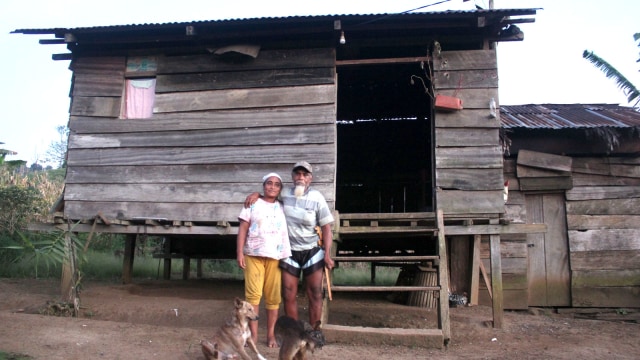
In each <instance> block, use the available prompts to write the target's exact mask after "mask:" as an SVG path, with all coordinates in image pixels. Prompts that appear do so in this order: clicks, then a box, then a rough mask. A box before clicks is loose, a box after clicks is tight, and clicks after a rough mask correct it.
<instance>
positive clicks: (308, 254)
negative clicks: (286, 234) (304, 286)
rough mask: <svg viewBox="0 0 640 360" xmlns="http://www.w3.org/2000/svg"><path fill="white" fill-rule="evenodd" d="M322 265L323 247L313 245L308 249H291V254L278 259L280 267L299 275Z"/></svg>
mask: <svg viewBox="0 0 640 360" xmlns="http://www.w3.org/2000/svg"><path fill="white" fill-rule="evenodd" d="M323 267H324V249H323V248H321V247H315V248H313V249H310V250H301V251H295V250H291V256H290V257H288V258H286V259H282V260H280V268H281V269H282V270H284V271H286V272H288V273H289V274H291V275H293V276H295V277H300V273H303V274H304V276H307V275H309V274H312V273H314V272H316V271H317V270H321V269H322V268H323Z"/></svg>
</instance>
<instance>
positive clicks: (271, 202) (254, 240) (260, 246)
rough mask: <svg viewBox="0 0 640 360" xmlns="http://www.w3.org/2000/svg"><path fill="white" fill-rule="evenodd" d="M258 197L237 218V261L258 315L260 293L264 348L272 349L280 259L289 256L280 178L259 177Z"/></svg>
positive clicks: (255, 332) (247, 295) (254, 329)
mask: <svg viewBox="0 0 640 360" xmlns="http://www.w3.org/2000/svg"><path fill="white" fill-rule="evenodd" d="M262 189H263V193H264V195H263V196H261V197H260V198H259V199H258V201H256V202H255V203H254V204H253V205H251V207H249V208H243V209H242V211H241V212H240V215H239V216H238V219H239V220H240V225H239V227H238V239H237V250H236V255H237V260H238V265H239V266H240V268H242V269H243V270H244V281H245V285H244V291H245V298H246V300H247V301H248V302H249V303H250V304H251V305H253V309H254V310H255V312H256V313H258V308H259V305H260V299H261V298H262V295H263V291H264V300H265V308H266V310H267V345H268V346H269V347H276V346H277V342H276V337H275V334H274V326H275V323H276V319H277V318H278V309H279V308H280V302H281V301H282V298H281V292H280V286H281V272H280V268H279V267H278V262H279V260H280V259H284V258H287V257H289V256H291V247H290V245H289V235H288V233H287V222H286V220H285V217H284V212H283V210H282V204H281V203H280V201H278V196H279V195H280V191H281V190H282V178H281V177H280V175H278V174H276V173H269V174H267V175H265V176H264V177H263V178H262ZM249 326H250V329H251V337H252V338H253V341H254V343H257V341H258V321H252V322H251V323H250V324H249Z"/></svg>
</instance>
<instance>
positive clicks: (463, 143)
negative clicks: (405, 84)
mask: <svg viewBox="0 0 640 360" xmlns="http://www.w3.org/2000/svg"><path fill="white" fill-rule="evenodd" d="M433 63H434V69H433V72H434V79H433V83H434V88H435V94H441V95H447V96H455V97H458V98H459V99H461V100H462V103H463V109H462V110H457V111H452V112H442V111H438V112H436V114H435V173H436V186H437V187H438V189H439V190H440V191H438V193H437V206H438V208H439V209H442V210H443V212H444V214H445V216H446V215H451V214H477V213H494V214H498V213H502V212H504V203H503V200H502V189H503V180H502V149H501V147H500V141H499V128H500V121H499V116H496V117H495V118H494V117H491V116H490V114H489V102H490V100H491V98H494V99H495V101H496V102H497V103H499V102H498V101H499V99H498V68H497V59H496V53H495V50H477V51H446V52H442V53H441V55H439V56H435V57H434V61H433Z"/></svg>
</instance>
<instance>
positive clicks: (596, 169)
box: [566, 157, 640, 307]
mask: <svg viewBox="0 0 640 360" xmlns="http://www.w3.org/2000/svg"><path fill="white" fill-rule="evenodd" d="M572 172H573V189H571V190H569V191H567V193H566V197H567V226H568V232H569V248H570V256H571V274H572V276H571V293H572V306H574V307H640V158H639V157H635V158H620V157H607V158H604V157H603V158H595V157H593V158H574V159H573V166H572Z"/></svg>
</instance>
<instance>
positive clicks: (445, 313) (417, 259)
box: [323, 211, 451, 348]
mask: <svg viewBox="0 0 640 360" xmlns="http://www.w3.org/2000/svg"><path fill="white" fill-rule="evenodd" d="M335 215H336V216H335V217H336V222H335V224H336V226H335V228H334V231H335V234H336V236H335V237H336V239H335V243H334V248H333V249H332V250H333V251H334V252H335V253H334V256H332V258H333V260H334V261H335V262H336V264H339V263H340V262H369V263H372V264H385V266H395V265H394V264H397V266H404V265H408V264H414V265H419V264H424V263H427V262H429V263H431V264H435V271H436V273H437V285H435V286H433V285H430V286H426V285H420V284H418V285H410V286H409V285H396V286H377V285H374V284H372V285H370V286H348V285H333V284H331V291H332V292H416V291H432V292H436V295H435V296H436V297H437V311H438V329H423V330H416V329H413V330H411V334H412V335H411V336H409V337H408V336H407V335H408V334H407V331H409V330H408V329H400V328H397V329H394V328H383V329H378V328H366V327H349V326H337V325H331V324H328V325H327V326H324V327H323V330H324V331H325V332H329V334H328V336H329V337H332V335H331V334H330V333H331V332H333V331H334V330H335V331H337V332H338V333H340V335H337V338H340V337H347V338H353V337H355V338H359V337H362V338H367V337H371V336H374V337H375V336H376V334H384V335H385V336H387V337H395V338H397V339H403V337H404V338H407V339H409V338H411V339H412V343H411V344H409V345H412V346H413V345H416V344H422V345H423V346H425V347H432V348H433V347H435V348H441V347H442V346H443V345H446V344H447V343H448V342H449V340H450V338H451V330H450V324H449V294H448V291H447V289H448V288H449V283H448V279H449V276H448V268H447V266H446V264H448V262H447V251H446V243H445V236H444V219H443V215H442V212H441V211H438V212H436V213H433V212H424V213H399V214H397V213H393V214H391V213H390V214H335ZM405 238H406V239H408V240H407V241H406V242H405V241H403V239H405ZM422 238H424V241H422ZM389 239H391V240H389ZM416 239H417V240H416ZM434 240H435V241H434ZM350 242H355V244H353V245H348V244H350ZM436 243H437V244H436ZM345 245H346V246H345ZM435 245H437V246H435ZM428 246H433V248H431V249H429V248H428ZM434 253H435V255H434ZM441 264H444V266H441ZM432 271H433V270H432ZM373 275H374V273H372V279H373ZM443 289H444V291H443ZM325 310H328V309H327V308H326V307H325ZM325 313H326V314H323V321H324V323H325V324H327V322H326V320H327V319H328V313H327V311H325ZM347 333H350V334H351V335H350V336H347V335H346V334H347ZM416 338H418V339H422V340H421V341H417V342H416V341H415V339H416ZM328 339H329V338H328ZM438 345H440V346H438Z"/></svg>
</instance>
